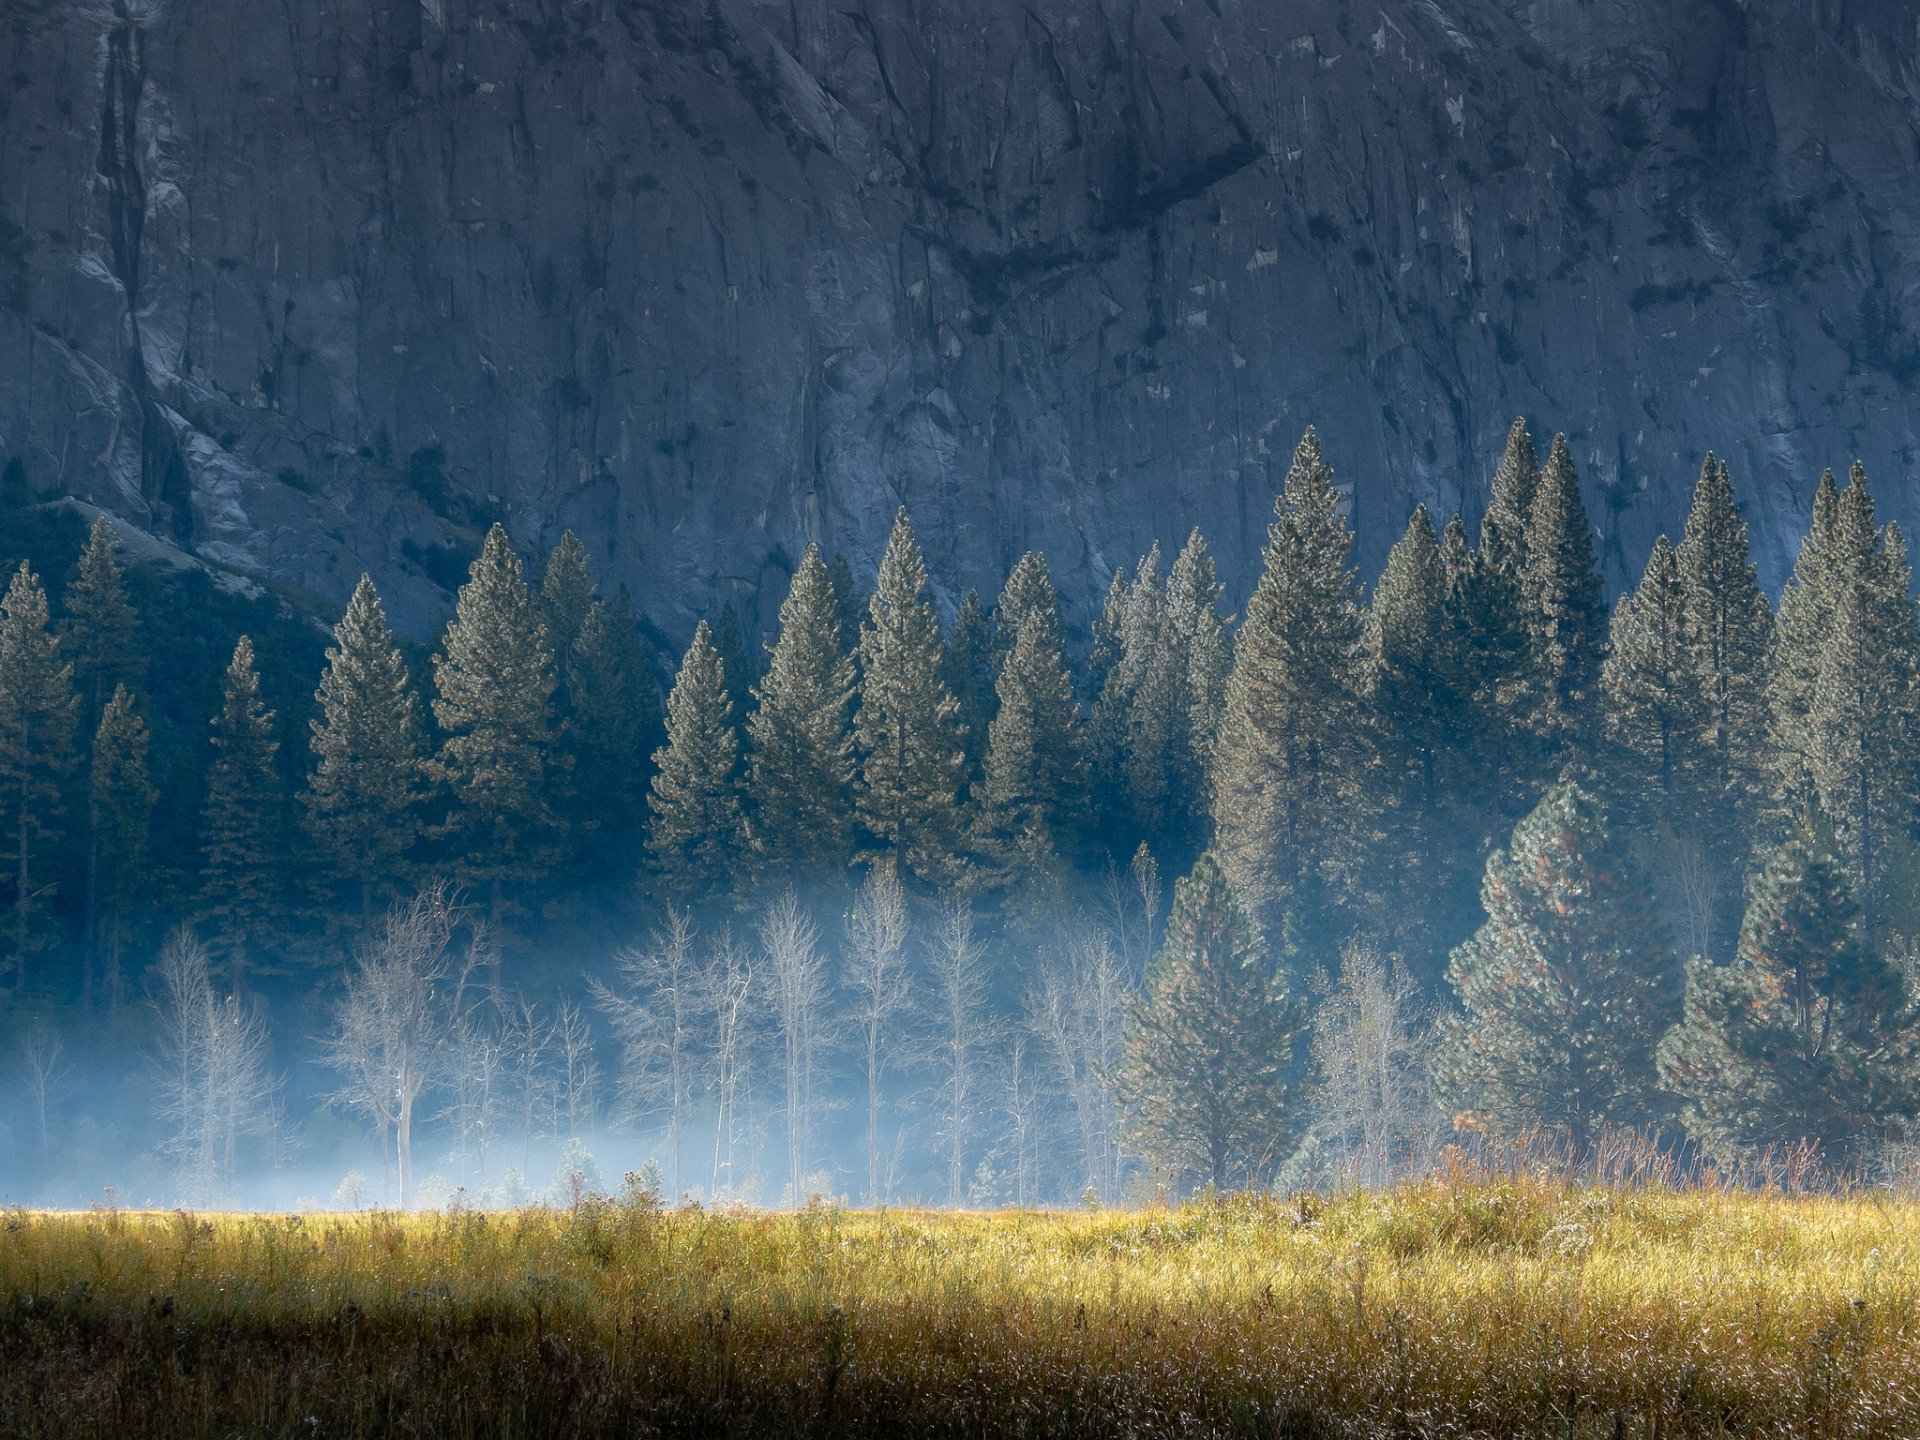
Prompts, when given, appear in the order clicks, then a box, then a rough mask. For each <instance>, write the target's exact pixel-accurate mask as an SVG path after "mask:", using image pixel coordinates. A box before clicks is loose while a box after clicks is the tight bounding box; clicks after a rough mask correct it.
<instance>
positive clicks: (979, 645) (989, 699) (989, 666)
mask: <svg viewBox="0 0 1920 1440" xmlns="http://www.w3.org/2000/svg"><path fill="white" fill-rule="evenodd" d="M993 650H994V646H993V625H992V622H991V621H990V620H988V618H987V610H986V607H985V606H984V605H982V604H981V603H980V592H979V591H977V590H969V591H967V593H966V596H965V598H963V599H962V600H961V601H960V608H959V610H957V611H956V612H954V617H953V633H952V635H951V636H949V637H948V640H947V647H946V651H945V654H944V657H943V659H942V662H941V666H940V675H941V678H942V679H943V680H945V681H946V685H947V689H948V690H949V691H950V692H951V693H952V695H953V701H954V704H955V705H956V706H958V707H959V709H958V715H959V722H960V724H961V725H962V726H964V727H965V728H964V729H963V730H962V731H961V732H960V749H961V753H962V754H963V755H964V756H965V757H966V759H965V765H964V768H963V770H962V775H961V779H962V789H963V791H964V792H965V793H966V796H967V799H968V801H969V803H971V801H972V799H973V798H974V792H975V791H976V790H977V789H978V788H979V784H980V767H981V765H982V764H983V763H984V762H985V761H986V758H987V727H988V726H989V725H991V724H992V723H993V707H994V699H993V661H994V654H993Z"/></svg>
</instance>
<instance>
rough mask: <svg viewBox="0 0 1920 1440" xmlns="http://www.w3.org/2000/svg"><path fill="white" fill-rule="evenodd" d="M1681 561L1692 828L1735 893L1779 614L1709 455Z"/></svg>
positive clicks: (1723, 474)
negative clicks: (1690, 699)
mask: <svg viewBox="0 0 1920 1440" xmlns="http://www.w3.org/2000/svg"><path fill="white" fill-rule="evenodd" d="M1675 558H1676V559H1677V561H1678V562H1679V567H1680V587H1681V591H1682V594H1683V595H1684V597H1685V603H1686V618H1687V626H1686V629H1687V641H1688V644H1689V645H1690V646H1691V647H1692V655H1691V657H1690V662H1689V667H1688V668H1689V669H1690V671H1691V675H1692V681H1693V684H1694V685H1695V686H1696V687H1697V689H1698V692H1699V697H1700V699H1699V709H1700V714H1699V718H1698V724H1699V727H1700V734H1699V742H1698V743H1699V747H1700V756H1701V762H1702V765H1703V767H1704V773H1703V774H1702V776H1701V791H1700V796H1699V802H1698V803H1699V809H1698V812H1697V814H1695V816H1694V817H1693V818H1692V821H1691V823H1692V826H1693V827H1694V829H1695V831H1696V834H1697V836H1698V842H1697V843H1698V844H1699V845H1700V846H1701V848H1702V850H1703V852H1704V854H1705V856H1706V859H1707V861H1708V862H1709V863H1710V864H1711V865H1712V866H1713V867H1714V874H1715V883H1714V885H1713V887H1712V888H1713V889H1715V890H1720V891H1725V892H1728V893H1733V892H1735V891H1736V889H1737V882H1738V877H1739V875H1740V873H1741V871H1742V869H1743V868H1744V865H1745V861H1746V852H1747V848H1748V837H1749V835H1750V833H1751V831H1752V828H1753V820H1754V815H1755V812H1756V810H1757V808H1758V804H1759V801H1760V798H1761V795H1762V793H1763V789H1764V779H1765V769H1766V729H1767V664H1768V658H1767V656H1768V646H1769V643H1770V641H1771V638H1772V630H1773V614H1772V611H1771V610H1770V609H1769V608H1768V605H1767V598H1766V596H1765V595H1764V594H1762V593H1761V590H1760V581H1759V576H1758V574H1757V573H1756V571H1755V569H1754V566H1753V561H1752V558H1751V556H1750V553H1749V550H1748V545H1747V524H1746V521H1744V520H1742V519H1741V518H1740V512H1739V509H1738V507H1737V506H1736V505H1735V503H1734V496H1733V481H1732V478H1731V477H1730V476H1729V474H1728V473H1727V466H1726V463H1725V462H1724V461H1721V460H1716V459H1715V458H1714V457H1713V456H1712V455H1711V454H1709V455H1708V456H1707V458H1706V461H1705V463H1704V464H1702V466H1701V468H1700V480H1699V483H1698V484H1697V485H1696V486H1695V487H1694V492H1693V505H1692V507H1691V508H1690V509H1689V511H1688V512H1687V528H1686V534H1685V535H1684V536H1683V537H1682V538H1681V541H1680V546H1679V549H1678V551H1677V553H1676V557H1675ZM1702 948H1703V949H1711V948H1713V947H1712V943H1711V942H1709V945H1707V946H1703V947H1702Z"/></svg>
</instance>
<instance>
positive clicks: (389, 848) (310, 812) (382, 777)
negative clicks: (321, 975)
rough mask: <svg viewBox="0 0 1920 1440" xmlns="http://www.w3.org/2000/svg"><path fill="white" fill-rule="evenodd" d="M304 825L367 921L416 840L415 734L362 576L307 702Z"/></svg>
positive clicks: (411, 710) (398, 878) (412, 714)
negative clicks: (311, 703)
mask: <svg viewBox="0 0 1920 1440" xmlns="http://www.w3.org/2000/svg"><path fill="white" fill-rule="evenodd" d="M314 699H315V701H316V702H317V704H318V710H319V713H318V714H316V715H315V716H314V718H313V719H312V720H311V721H310V722H308V723H309V727H310V728H311V730H312V732H313V738H312V741H311V746H312V750H313V755H314V761H315V764H314V769H313V773H312V775H311V776H310V777H309V779H308V782H307V789H306V793H305V795H304V797H303V798H304V800H305V804H306V814H307V824H308V827H309V829H310V830H311V832H312V834H313V837H314V840H315V842H316V844H317V847H318V849H319V852H320V856H321V859H322V863H323V864H324V865H325V866H326V867H327V870H328V871H329V872H330V874H331V876H332V877H333V878H334V879H336V880H338V881H340V882H342V883H344V884H345V885H346V886H347V887H348V889H349V890H350V892H351V893H352V894H353V896H354V898H355V900H356V901H357V902H358V904H359V907H360V920H361V924H362V925H367V924H370V923H371V922H372V920H373V900H374V895H375V892H376V891H378V892H388V891H392V890H393V889H395V888H396V887H397V886H398V885H399V884H400V883H401V882H402V881H403V880H404V878H405V876H404V871H405V868H406V862H407V860H408V858H409V856H410V855H411V853H412V850H413V846H414V842H415V841H416V840H417V839H418V837H419V831H420V810H419V807H420V802H421V798H422V795H421V790H422V780H423V778H424V777H423V774H422V768H421V767H422V758H423V756H422V743H423V742H422V735H421V727H420V706H419V701H418V699H417V697H416V696H415V694H414V688H413V676H412V675H411V674H410V673H409V672H408V670H407V662H406V659H405V657H404V656H402V655H401V653H400V647H399V646H398V645H397V644H396V643H395V642H394V636H393V631H392V630H391V629H390V628H389V627H388V625H387V617H386V613H385V611H384V610H383V609H382V608H381V605H380V596H379V594H378V592H376V591H375V589H374V587H373V581H372V579H371V578H370V577H368V576H365V575H362V576H361V577H360V583H359V584H358V585H356V586H355V587H354V591H353V597H352V598H351V599H350V600H349V601H348V602H347V611H346V614H345V615H343V616H342V617H341V620H340V623H339V624H338V625H337V626H335V627H334V631H333V645H332V646H331V647H330V648H329V649H328V651H327V668H326V670H325V672H324V673H323V674H322V675H321V677H320V689H319V691H318V692H317V693H316V694H315V696H314Z"/></svg>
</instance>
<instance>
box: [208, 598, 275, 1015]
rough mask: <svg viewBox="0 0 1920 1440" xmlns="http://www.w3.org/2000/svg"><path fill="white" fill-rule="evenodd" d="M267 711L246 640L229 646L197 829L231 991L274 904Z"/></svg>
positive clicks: (255, 957) (253, 955) (253, 959)
mask: <svg viewBox="0 0 1920 1440" xmlns="http://www.w3.org/2000/svg"><path fill="white" fill-rule="evenodd" d="M279 750H280V742H279V741H278V740H276V739H275V738H274V714H273V711H271V710H269V709H267V707H266V705H265V703H264V702H263V701H262V700H261V698H260V675H259V672H258V671H257V670H256V669H255V668H254V661H253V640H252V638H251V637H249V636H246V635H242V636H241V637H240V639H239V642H238V643H237V644H235V646H234V647H233V660H232V662H231V663H230V664H229V665H228V666H227V673H226V678H225V680H224V682H223V684H222V688H221V698H220V709H219V711H218V713H216V714H215V715H214V717H213V767H212V769H210V770H209V771H208V773H207V798H206V804H205V806H204V808H203V809H202V811H201V820H200V832H201V835H202V837H203V839H204V842H205V845H206V864H205V866H204V867H203V869H202V871H201V877H200V884H201V905H202V908H203V909H204V911H205V913H206V915H207V917H208V918H209V919H210V920H212V921H213V924H214V930H215V933H216V935H217V937H218V939H219V943H220V946H221V948H222V949H223V950H224V952H225V954H226V960H227V966H228V970H229V973H230V974H231V976H232V983H233V985H234V987H235V988H236V989H244V988H245V986H246V980H245V976H246V974H247V971H248V970H249V969H250V968H253V967H254V966H255V965H257V963H258V961H259V959H260V956H259V953H258V952H259V950H260V947H261V945H262V943H263V942H264V940H265V939H266V932H267V927H268V924H269V922H270V920H271V918H272V916H273V914H274V912H275V909H276V908H277V906H278V903H279V900H280V891H281V886H280V881H281V878H282V866H283V863H284V861H285V859H286V844H285V821H284V818H283V815H282V799H283V796H282V793H281V785H280V774H279V769H278V766H277V764H276V756H277V755H278V754H279Z"/></svg>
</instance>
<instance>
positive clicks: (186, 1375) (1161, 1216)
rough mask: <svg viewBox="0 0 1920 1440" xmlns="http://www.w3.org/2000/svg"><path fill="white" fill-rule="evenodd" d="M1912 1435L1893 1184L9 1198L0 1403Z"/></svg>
mask: <svg viewBox="0 0 1920 1440" xmlns="http://www.w3.org/2000/svg"><path fill="white" fill-rule="evenodd" d="M158 1433H165V1434H179V1435H223V1436H225V1435H249V1436H252V1435H299V1436H306V1435H361V1434H364V1435H376V1434H378V1435H388V1434H420V1435H449V1436H465V1435H528V1434H539V1435H592V1436H598V1435H655V1434H660V1435H800V1434H809V1435H824V1434H835V1435H840V1434H845V1435H874V1436H882V1435H885V1436H900V1435H989V1434H990V1435H1005V1434H1022V1435H1061V1436H1067V1435H1073V1436H1082V1435H1114V1436H1119V1435H1159V1434H1166V1435H1211V1434H1245V1435H1256V1436H1336V1435H1348V1434H1353V1435H1465V1434H1486V1435H1529V1436H1531V1435H1554V1436H1597V1437H1610V1436H1615V1435H1628V1436H1656V1435H1657V1436H1664V1437H1676V1436H1706V1435H1714V1436H1720V1435H1782V1436H1785V1435H1795V1436H1800V1435H1859V1436H1887V1437H1896V1436H1899V1437H1907V1436H1914V1435H1920V1204H1917V1203H1914V1202H1909V1201H1899V1200H1892V1199H1888V1198H1885V1197H1876V1196H1871V1195H1869V1196H1856V1197H1852V1198H1845V1199H1786V1198H1780V1197H1775V1196H1759V1195H1752V1194H1726V1193H1719V1192H1713V1191H1692V1192H1664V1191H1658V1190H1626V1189H1621V1190H1605V1189H1581V1188H1574V1187H1567V1186H1559V1185H1554V1184H1548V1183H1544V1182H1536V1181H1527V1180H1519V1181H1508V1182H1488V1181H1481V1182H1477V1183H1474V1184H1470V1185H1467V1184H1447V1183H1445V1182H1439V1181H1436V1182H1433V1183H1431V1184H1428V1185H1422V1186H1418V1187H1413V1188H1408V1189H1404V1190H1401V1191H1398V1192H1395V1193H1392V1194H1387V1195H1380V1196H1370V1195H1364V1194H1361V1195H1353V1196H1350V1197H1346V1198H1342V1199H1337V1200H1334V1201H1331V1202H1321V1201H1319V1200H1317V1199H1313V1198H1302V1199H1297V1200H1287V1201H1279V1200H1273V1201H1268V1200H1258V1201H1256V1200H1235V1201H1231V1202H1227V1203H1220V1204H1196V1205H1192V1206H1188V1207H1186V1208H1182V1209H1175V1210H1159V1211H1146V1212H1139V1213H1118V1212H1104V1213H1084V1214H1065V1213H1059V1214H1056V1213H1024V1214H991V1215H989V1214H959V1215H955V1214H932V1213H921V1212H899V1211H895V1212H881V1213H874V1212H851V1211H836V1210H831V1209H823V1210H812V1211H805V1212H801V1213H798V1214H767V1213H758V1212H754V1213H738V1214H731V1213H730V1214H714V1213H700V1212H698V1211H694V1210H686V1211H671V1212H664V1213H663V1212H660V1211H658V1210H656V1209H654V1208H653V1207H651V1206H649V1205H647V1204H645V1203H632V1204H616V1203H588V1204H584V1205H582V1206H579V1207H577V1208H576V1209H574V1210H572V1211H570V1212H549V1211H538V1210H536V1211H527V1212H520V1213H512V1214H503V1215H485V1214H453V1215H421V1216H398V1215H387V1214H373V1215H344V1216H306V1217H299V1216H265V1215H258V1216H254V1215H249V1216H207V1217H200V1216H188V1215H170V1214H150V1213H116V1212H99V1213H92V1214H74V1215H42V1214H29V1213H23V1212H17V1211H16V1212H13V1213H12V1214H10V1215H9V1216H7V1217H6V1219H5V1221H4V1231H0V1434H5V1435H8V1436H35V1435H60V1436H65V1435H73V1436H81V1435H84V1436H120V1435H136V1434H158Z"/></svg>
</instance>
